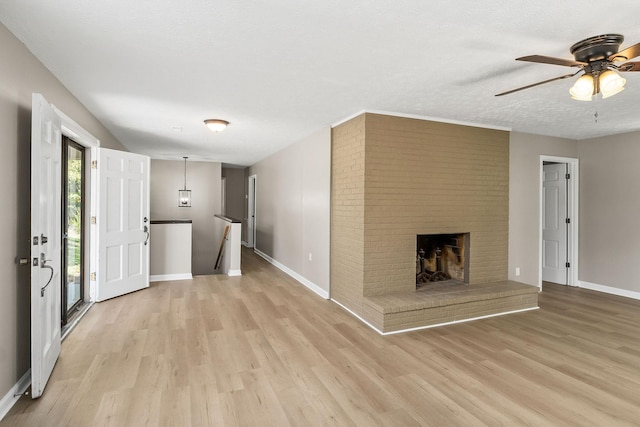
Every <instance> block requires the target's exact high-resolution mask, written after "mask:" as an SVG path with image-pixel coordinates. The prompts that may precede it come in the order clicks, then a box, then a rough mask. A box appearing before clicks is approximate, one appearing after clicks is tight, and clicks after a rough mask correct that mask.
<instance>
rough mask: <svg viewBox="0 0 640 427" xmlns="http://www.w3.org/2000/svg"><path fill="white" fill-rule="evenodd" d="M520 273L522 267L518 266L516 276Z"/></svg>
mask: <svg viewBox="0 0 640 427" xmlns="http://www.w3.org/2000/svg"><path fill="white" fill-rule="evenodd" d="M519 275H520V267H516V276H519Z"/></svg>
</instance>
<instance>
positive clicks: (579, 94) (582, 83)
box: [569, 74, 594, 101]
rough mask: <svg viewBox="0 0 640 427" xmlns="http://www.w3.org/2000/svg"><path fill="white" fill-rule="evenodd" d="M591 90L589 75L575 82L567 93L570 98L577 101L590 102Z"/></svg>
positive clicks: (592, 83) (590, 77)
mask: <svg viewBox="0 0 640 427" xmlns="http://www.w3.org/2000/svg"><path fill="white" fill-rule="evenodd" d="M593 88H594V82H593V77H592V76H591V75H590V74H585V75H583V76H582V77H580V78H579V79H578V80H576V82H575V83H574V84H573V86H572V87H571V89H569V93H570V94H571V98H573V99H576V100H578V101H591V97H592V96H593Z"/></svg>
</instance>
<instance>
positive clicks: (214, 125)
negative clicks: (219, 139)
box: [204, 119, 229, 132]
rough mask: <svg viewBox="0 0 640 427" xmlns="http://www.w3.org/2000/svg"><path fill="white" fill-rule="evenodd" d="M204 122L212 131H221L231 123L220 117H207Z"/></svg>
mask: <svg viewBox="0 0 640 427" xmlns="http://www.w3.org/2000/svg"><path fill="white" fill-rule="evenodd" d="M204 124H205V125H207V127H208V128H209V129H210V130H211V131H213V132H220V131H223V130H224V128H226V127H227V126H228V125H229V122H228V121H226V120H220V119H207V120H205V121H204Z"/></svg>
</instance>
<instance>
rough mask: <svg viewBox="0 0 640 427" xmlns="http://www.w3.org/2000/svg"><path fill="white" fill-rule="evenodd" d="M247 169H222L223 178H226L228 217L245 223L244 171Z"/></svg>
mask: <svg viewBox="0 0 640 427" xmlns="http://www.w3.org/2000/svg"><path fill="white" fill-rule="evenodd" d="M245 169H246V168H225V167H223V168H222V176H223V177H224V178H226V181H227V189H226V201H225V202H226V207H227V212H226V215H227V216H228V217H230V218H234V219H239V220H242V221H243V222H244V217H245V216H246V215H245V193H246V189H245V187H246V184H245V179H244V170H245Z"/></svg>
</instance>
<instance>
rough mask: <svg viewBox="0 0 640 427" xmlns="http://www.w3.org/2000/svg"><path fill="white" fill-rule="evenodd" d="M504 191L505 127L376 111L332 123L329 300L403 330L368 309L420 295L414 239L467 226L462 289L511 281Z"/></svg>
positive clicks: (384, 327)
mask: <svg viewBox="0 0 640 427" xmlns="http://www.w3.org/2000/svg"><path fill="white" fill-rule="evenodd" d="M508 191H509V133H508V132H506V131H501V130H493V129H484V128H476V127H471V126H462V125H455V124H448V123H440V122H433V121H427V120H419V119H412V118H403V117H396V116H389V115H381V114H372V113H364V114H362V115H360V116H357V117H355V118H353V119H351V120H349V121H347V122H345V123H343V124H340V125H338V126H336V127H334V128H333V130H332V201H331V205H332V212H331V223H332V225H331V295H332V298H333V299H334V300H335V301H337V302H339V303H340V304H342V305H343V306H345V307H346V308H348V309H349V310H351V311H352V312H354V313H355V314H356V315H358V316H360V317H362V318H363V319H364V320H365V321H367V322H369V323H371V324H373V325H374V326H376V328H379V329H380V330H381V331H383V332H384V331H388V330H391V329H393V330H398V329H402V325H394V326H389V325H385V316H384V313H383V314H382V315H381V316H382V317H380V316H378V313H375V310H376V309H374V308H372V307H374V306H376V307H377V305H376V304H378V302H379V299H380V298H381V297H389V296H393V295H402V298H403V301H404V298H405V297H407V296H408V297H407V298H409V299H411V298H412V295H416V293H417V292H419V291H416V272H417V270H416V265H417V263H416V250H417V248H416V236H418V235H427V234H432V235H435V234H445V235H446V234H456V233H460V231H461V230H464V233H465V234H466V233H469V234H468V235H470V236H472V240H471V239H468V241H467V243H466V259H465V261H464V263H465V264H464V265H465V267H466V269H465V273H464V274H465V279H464V280H463V282H465V283H466V285H464V286H466V287H468V288H469V289H472V288H473V287H474V286H480V285H482V284H486V283H499V282H504V281H506V280H507V262H508V226H509V224H508V223H509V210H508V209H509V207H508V205H509V193H508ZM536 289H537V288H536ZM376 298H378V299H376ZM389 298H390V297H389ZM374 302H375V304H374ZM535 304H536V305H537V294H536V303H535ZM378 305H379V304H378ZM403 306H409V307H410V306H411V304H405V303H403ZM381 310H383V311H385V310H387V309H386V308H384V307H383V308H382V309H381ZM390 310H391V309H390ZM414 317H415V316H414ZM380 319H382V320H380ZM414 323H415V322H414ZM414 323H412V327H414V326H415V325H414Z"/></svg>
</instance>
